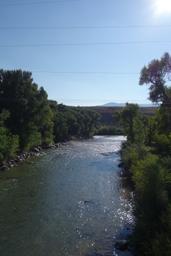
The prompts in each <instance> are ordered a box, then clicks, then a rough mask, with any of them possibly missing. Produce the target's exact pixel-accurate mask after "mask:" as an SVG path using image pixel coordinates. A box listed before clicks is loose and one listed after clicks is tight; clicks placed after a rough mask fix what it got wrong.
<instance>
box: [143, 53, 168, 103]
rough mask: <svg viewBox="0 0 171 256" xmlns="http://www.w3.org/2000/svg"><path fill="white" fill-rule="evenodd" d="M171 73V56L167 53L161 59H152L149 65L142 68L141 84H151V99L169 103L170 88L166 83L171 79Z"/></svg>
mask: <svg viewBox="0 0 171 256" xmlns="http://www.w3.org/2000/svg"><path fill="white" fill-rule="evenodd" d="M170 75H171V56H170V55H169V53H165V54H164V55H163V56H162V57H161V59H160V60H157V59H155V60H152V61H151V62H150V63H149V64H148V66H147V67H146V66H145V67H144V68H143V69H142V70H141V75H140V81H139V83H140V85H143V84H149V85H150V97H149V98H150V100H151V101H152V102H156V103H158V102H159V103H160V102H161V103H163V104H166V105H167V104H169V105H170V103H171V102H170V100H171V97H169V95H170V90H169V91H168V88H167V86H166V83H167V82H168V81H170Z"/></svg>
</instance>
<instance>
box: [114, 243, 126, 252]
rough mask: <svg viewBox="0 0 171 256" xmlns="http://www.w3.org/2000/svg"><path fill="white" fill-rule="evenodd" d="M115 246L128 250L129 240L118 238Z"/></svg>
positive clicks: (121, 249) (118, 248)
mask: <svg viewBox="0 0 171 256" xmlns="http://www.w3.org/2000/svg"><path fill="white" fill-rule="evenodd" d="M115 248H116V249H117V250H120V251H126V250H128V241H127V240H117V241H116V243H115Z"/></svg>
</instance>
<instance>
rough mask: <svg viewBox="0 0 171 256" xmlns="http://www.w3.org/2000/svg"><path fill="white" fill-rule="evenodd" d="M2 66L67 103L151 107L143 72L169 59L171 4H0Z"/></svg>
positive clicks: (126, 0) (83, 0) (67, 0)
mask: <svg viewBox="0 0 171 256" xmlns="http://www.w3.org/2000/svg"><path fill="white" fill-rule="evenodd" d="M0 11H1V15H0V34H1V36H0V68H2V69H23V70H28V71H31V72H32V74H33V78H34V81H35V82H36V83H37V84H38V85H39V86H43V87H44V88H45V90H46V91H47V92H48V95H49V99H53V100H56V101H58V102H59V103H64V104H67V105H76V106H77V105H82V106H85V105H87V106H88V105H103V104H105V103H108V102H117V103H125V102H136V103H149V101H148V86H139V75H140V71H141V69H142V67H143V66H144V65H147V64H148V63H149V62H150V61H151V60H152V59H154V58H160V57H161V56H162V55H163V53H164V52H170V53H171V38H170V35H171V0H138V1H137V0H119V1H116V0H0Z"/></svg>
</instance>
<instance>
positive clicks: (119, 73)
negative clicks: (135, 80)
mask: <svg viewBox="0 0 171 256" xmlns="http://www.w3.org/2000/svg"><path fill="white" fill-rule="evenodd" d="M32 72H33V73H47V74H59V75H60V74H61V75H62V74H69V75H70V74H74V75H75V74H76V75H116V76H117V75H118V76H120V75H125V76H127V75H138V74H139V73H138V72H107V71H48V70H33V71H32Z"/></svg>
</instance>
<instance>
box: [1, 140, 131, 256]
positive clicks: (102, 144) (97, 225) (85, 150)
mask: <svg viewBox="0 0 171 256" xmlns="http://www.w3.org/2000/svg"><path fill="white" fill-rule="evenodd" d="M123 140H124V137H122V136H95V137H94V138H93V139H90V140H85V141H71V142H69V143H66V145H63V146H61V147H60V148H59V149H53V150H49V151H47V152H46V153H45V154H44V155H43V156H41V157H38V158H36V159H32V160H29V161H27V162H25V163H23V164H21V165H20V166H18V167H14V168H13V169H11V170H9V171H7V172H3V173H1V174H0V255H1V256H19V255H21V256H91V255H92V256H94V255H97V256H100V255H101V256H112V255H123V256H128V255H131V254H130V253H129V252H120V251H116V250H115V249H114V243H115V241H116V239H117V238H118V237H119V236H120V234H122V235H124V234H126V233H127V232H129V228H131V225H132V219H133V217H132V204H131V198H130V193H129V191H127V189H126V188H124V187H123V186H122V184H121V179H120V177H119V175H118V172H119V167H118V163H119V160H120V156H119V154H118V151H119V150H120V147H121V144H122V142H123Z"/></svg>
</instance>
